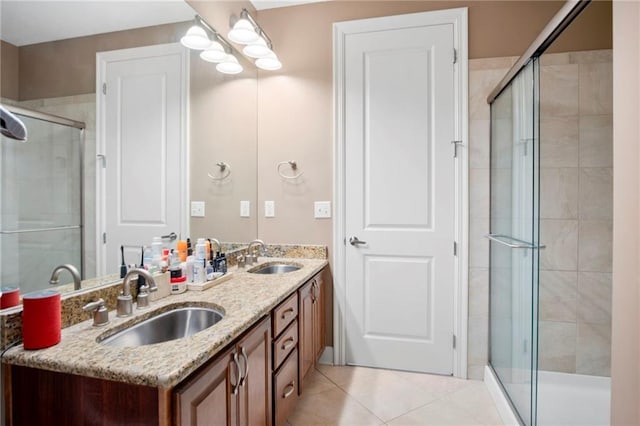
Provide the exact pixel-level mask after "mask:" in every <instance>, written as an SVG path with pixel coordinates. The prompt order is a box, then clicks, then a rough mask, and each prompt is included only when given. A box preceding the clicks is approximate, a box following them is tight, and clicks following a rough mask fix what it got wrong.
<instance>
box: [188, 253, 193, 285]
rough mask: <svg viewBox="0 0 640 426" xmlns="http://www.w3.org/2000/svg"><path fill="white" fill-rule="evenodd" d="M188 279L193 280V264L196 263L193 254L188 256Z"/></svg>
mask: <svg viewBox="0 0 640 426" xmlns="http://www.w3.org/2000/svg"><path fill="white" fill-rule="evenodd" d="M186 265H187V267H186V269H187V281H188V282H190V283H192V282H193V266H194V265H195V258H194V257H193V256H187V263H186Z"/></svg>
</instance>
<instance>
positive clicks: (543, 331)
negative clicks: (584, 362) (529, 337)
mask: <svg viewBox="0 0 640 426" xmlns="http://www.w3.org/2000/svg"><path fill="white" fill-rule="evenodd" d="M538 342H539V343H538V368H539V369H540V370H546V371H558V372H562V373H575V372H576V323H574V322H555V321H540V323H539V326H538Z"/></svg>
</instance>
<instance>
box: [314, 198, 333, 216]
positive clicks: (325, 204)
mask: <svg viewBox="0 0 640 426" xmlns="http://www.w3.org/2000/svg"><path fill="white" fill-rule="evenodd" d="M313 217H315V218H316V219H325V218H329V217H331V201H316V202H315V203H313Z"/></svg>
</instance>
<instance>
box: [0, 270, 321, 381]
mask: <svg viewBox="0 0 640 426" xmlns="http://www.w3.org/2000/svg"><path fill="white" fill-rule="evenodd" d="M274 261H284V262H286V263H295V264H299V265H301V266H302V268H301V269H300V270H298V271H293V272H289V273H286V274H277V275H262V274H250V273H248V272H246V269H236V268H233V269H230V272H232V273H233V277H232V278H231V279H230V280H228V281H225V282H222V283H220V284H218V285H216V286H214V287H212V288H210V289H208V290H205V291H187V292H186V293H183V294H179V295H170V296H168V297H166V298H163V299H161V300H158V301H155V302H152V303H151V306H150V308H149V309H145V310H136V309H135V305H134V314H133V316H131V317H127V318H117V317H116V315H115V311H111V312H109V320H110V322H109V324H108V325H106V326H105V327H93V325H92V324H93V321H92V320H89V321H84V322H81V323H79V324H76V325H73V326H71V327H67V328H64V329H63V330H62V339H61V341H60V343H58V344H57V345H55V346H52V347H50V348H46V349H41V350H35V351H34V350H25V349H24V348H23V346H22V345H19V346H16V347H15V348H12V349H9V350H8V351H7V352H6V353H5V355H4V356H3V362H5V363H7V364H12V365H22V366H27V367H33V368H40V369H44V370H51V371H57V372H62V373H70V374H76V375H82V376H89V377H96V378H101V379H107V380H115V381H119V382H126V383H131V384H138V385H146V386H155V387H160V388H172V387H174V386H175V385H177V384H178V383H179V382H181V381H182V380H184V379H185V378H186V377H187V376H189V374H191V373H192V372H194V371H195V370H196V369H197V368H198V367H200V366H201V365H203V364H204V363H205V362H207V361H208V360H209V359H211V358H212V357H213V356H214V355H215V354H216V353H218V352H219V351H220V350H222V349H224V348H225V347H226V346H227V344H228V343H230V342H231V341H233V340H234V339H235V338H236V337H238V336H239V335H240V334H242V333H243V332H244V331H246V330H247V329H249V328H250V327H251V326H252V325H253V324H255V323H256V322H257V321H258V320H259V319H260V318H262V317H263V316H265V315H266V314H268V313H269V312H270V311H271V310H272V309H273V308H275V307H276V306H277V305H278V304H279V303H280V302H281V301H283V300H284V299H286V297H287V296H289V295H290V294H291V293H293V292H294V291H295V290H296V289H297V288H298V287H299V286H300V285H302V284H303V283H304V282H305V281H306V280H308V279H309V278H311V277H313V275H315V274H316V273H317V272H319V271H320V270H321V269H322V268H323V267H324V266H325V265H327V263H328V262H327V261H326V260H325V259H299V258H296V259H290V258H261V259H260V263H261V264H265V263H271V262H274ZM247 269H251V268H247ZM180 306H209V307H214V308H217V309H219V310H221V311H222V312H224V314H225V315H224V318H223V319H222V320H221V321H220V322H218V323H217V324H215V325H213V326H212V327H209V328H207V329H206V330H203V331H201V332H199V333H197V334H194V335H193V336H190V337H186V338H183V339H178V340H173V341H169V342H164V343H157V344H153V345H145V346H139V347H130V348H117V347H109V346H105V345H101V344H99V343H98V342H97V340H96V339H98V338H100V337H102V336H106V335H111V334H113V333H114V332H115V330H121V329H124V328H126V327H128V326H129V325H131V324H135V323H138V322H140V321H142V320H144V319H146V318H148V317H151V316H153V315H154V314H156V313H158V312H159V311H160V312H162V311H167V310H170V309H172V308H175V307H180Z"/></svg>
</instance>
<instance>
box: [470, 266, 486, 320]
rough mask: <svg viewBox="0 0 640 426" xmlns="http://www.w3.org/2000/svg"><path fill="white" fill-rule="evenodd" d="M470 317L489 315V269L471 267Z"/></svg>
mask: <svg viewBox="0 0 640 426" xmlns="http://www.w3.org/2000/svg"><path fill="white" fill-rule="evenodd" d="M469 317H470V318H488V317H489V270H488V269H486V268H469Z"/></svg>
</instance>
